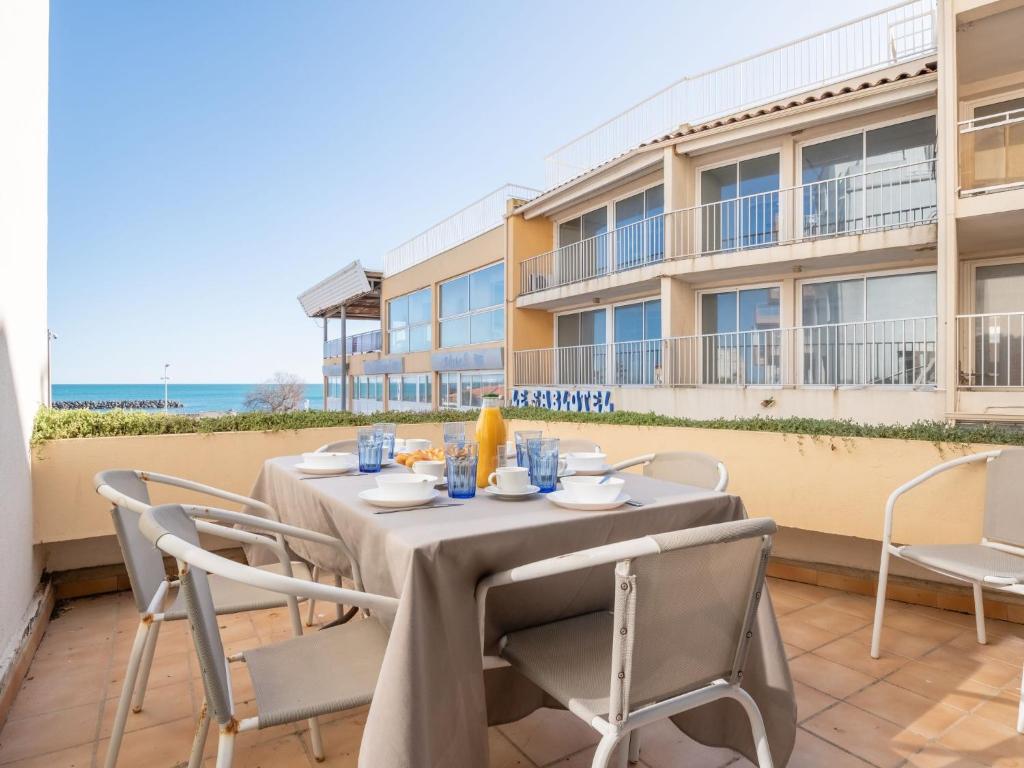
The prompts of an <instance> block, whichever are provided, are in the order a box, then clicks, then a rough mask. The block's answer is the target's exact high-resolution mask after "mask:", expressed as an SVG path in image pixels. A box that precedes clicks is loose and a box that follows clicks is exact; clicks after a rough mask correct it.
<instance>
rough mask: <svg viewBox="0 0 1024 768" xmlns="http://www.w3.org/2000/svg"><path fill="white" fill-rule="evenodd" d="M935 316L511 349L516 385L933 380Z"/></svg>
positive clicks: (770, 384)
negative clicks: (512, 351)
mask: <svg viewBox="0 0 1024 768" xmlns="http://www.w3.org/2000/svg"><path fill="white" fill-rule="evenodd" d="M935 353H936V320H935V317H933V316H929V317H914V318H905V319H899V320H876V321H866V322H859V323H838V324H831V325H815V326H800V327H795V328H771V329H761V330H755V331H743V332H735V333H714V334H703V335H699V336H679V337H674V338H669V339H651V340H646V341H627V342H618V343H613V344H596V345H588V346H579V347H558V348H554V349H532V350H526V351H521V352H517V353H516V357H515V385H516V386H631V385H644V386H669V387H695V386H708V385H721V386H733V387H737V386H738V387H746V386H765V387H780V386H827V387H853V386H884V385H893V386H908V387H909V386H933V385H934V384H935Z"/></svg>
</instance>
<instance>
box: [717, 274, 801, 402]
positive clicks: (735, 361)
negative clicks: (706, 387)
mask: <svg viewBox="0 0 1024 768" xmlns="http://www.w3.org/2000/svg"><path fill="white" fill-rule="evenodd" d="M779 306H780V291H779V288H777V287H771V288H752V289H748V290H742V291H727V292H723V293H716V294H704V295H703V296H702V297H701V330H702V333H703V334H704V335H703V336H702V337H701V359H702V361H703V367H704V371H703V381H704V383H706V384H747V385H775V384H778V383H780V372H781V369H780V364H781V347H782V345H781V337H780V331H779V330H778V329H779V322H780V317H779Z"/></svg>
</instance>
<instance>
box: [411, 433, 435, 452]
mask: <svg viewBox="0 0 1024 768" xmlns="http://www.w3.org/2000/svg"><path fill="white" fill-rule="evenodd" d="M430 446H431V442H430V441H429V440H421V439H420V438H418V437H410V438H406V441H405V452H406V453H414V452H415V451H425V450H427V449H428V448H429V447H430Z"/></svg>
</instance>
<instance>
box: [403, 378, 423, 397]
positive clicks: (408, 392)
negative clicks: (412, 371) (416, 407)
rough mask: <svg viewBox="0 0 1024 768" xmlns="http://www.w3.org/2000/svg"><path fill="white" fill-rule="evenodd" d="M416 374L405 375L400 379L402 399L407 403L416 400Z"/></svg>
mask: <svg viewBox="0 0 1024 768" xmlns="http://www.w3.org/2000/svg"><path fill="white" fill-rule="evenodd" d="M418 378H419V377H418V376H406V377H404V378H403V379H402V400H404V401H405V402H407V403H415V402H416V380H417V379H418Z"/></svg>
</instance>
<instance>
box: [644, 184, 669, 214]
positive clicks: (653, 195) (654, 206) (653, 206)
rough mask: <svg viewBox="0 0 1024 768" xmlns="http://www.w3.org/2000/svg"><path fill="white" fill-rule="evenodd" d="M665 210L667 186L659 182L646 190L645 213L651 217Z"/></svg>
mask: <svg viewBox="0 0 1024 768" xmlns="http://www.w3.org/2000/svg"><path fill="white" fill-rule="evenodd" d="M664 212H665V187H664V186H663V185H661V184H659V185H658V186H656V187H651V188H650V189H648V190H647V191H646V192H644V215H645V216H647V217H648V218H650V217H651V216H657V215H658V214H660V213H664Z"/></svg>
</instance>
